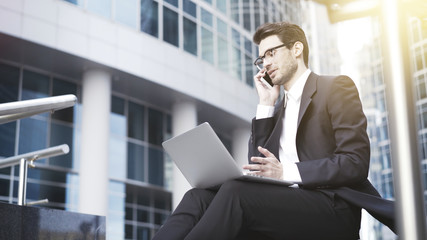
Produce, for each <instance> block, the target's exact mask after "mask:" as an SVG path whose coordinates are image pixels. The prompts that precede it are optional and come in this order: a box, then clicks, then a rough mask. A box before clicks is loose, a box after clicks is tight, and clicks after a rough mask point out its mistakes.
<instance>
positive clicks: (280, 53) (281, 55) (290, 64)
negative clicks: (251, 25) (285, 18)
mask: <svg viewBox="0 0 427 240" xmlns="http://www.w3.org/2000/svg"><path fill="white" fill-rule="evenodd" d="M282 44H283V42H282V41H280V39H279V37H278V36H277V35H272V36H269V37H266V38H264V39H263V40H261V42H260V44H259V55H260V56H264V54H265V53H266V52H267V54H266V57H265V58H264V67H265V68H266V69H267V73H268V75H270V78H271V79H272V80H273V83H274V84H275V85H284V84H285V83H287V82H289V81H290V80H291V79H292V77H293V76H294V75H295V72H296V71H297V69H298V64H297V61H296V57H295V56H294V54H292V49H288V48H287V47H280V48H277V49H275V50H273V51H271V53H269V52H268V51H269V50H270V49H271V48H274V47H277V46H279V45H282Z"/></svg>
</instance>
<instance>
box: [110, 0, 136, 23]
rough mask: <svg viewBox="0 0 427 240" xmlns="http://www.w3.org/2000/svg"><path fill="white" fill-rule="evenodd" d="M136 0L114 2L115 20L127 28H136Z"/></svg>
mask: <svg viewBox="0 0 427 240" xmlns="http://www.w3.org/2000/svg"><path fill="white" fill-rule="evenodd" d="M138 2H139V1H138V0H119V1H115V2H114V3H115V8H114V10H115V14H116V16H115V20H116V21H118V22H120V23H123V24H125V25H127V26H129V27H132V28H136V23H137V21H138V11H137V9H138Z"/></svg>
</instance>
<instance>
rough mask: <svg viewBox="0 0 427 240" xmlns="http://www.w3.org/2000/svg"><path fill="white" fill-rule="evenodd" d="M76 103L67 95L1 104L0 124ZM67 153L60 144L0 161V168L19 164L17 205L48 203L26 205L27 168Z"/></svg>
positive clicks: (53, 110) (65, 148) (73, 97)
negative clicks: (42, 160) (38, 161)
mask: <svg viewBox="0 0 427 240" xmlns="http://www.w3.org/2000/svg"><path fill="white" fill-rule="evenodd" d="M76 102H77V97H76V96H74V95H71V94H69V95H62V96H56V97H47V98H40V99H33V100H24V101H19V102H11V103H3V104H0V124H3V123H8V122H12V121H16V120H18V119H21V118H26V117H30V116H33V115H37V114H40V113H44V112H51V113H53V112H55V111H57V110H60V109H64V108H68V107H72V106H74V104H76ZM69 151H70V148H69V147H68V145H67V144H62V145H59V146H55V147H50V148H46V149H42V150H38V151H34V152H30V153H25V154H20V155H17V156H12V157H8V158H4V159H0V168H5V167H11V166H15V165H18V164H19V188H18V205H21V206H23V205H34V204H40V203H46V202H48V200H47V199H42V200H39V201H35V202H32V203H26V193H27V176H28V175H27V172H28V167H33V168H34V167H35V165H34V161H36V160H37V159H43V158H48V157H55V156H60V155H64V154H67V153H68V152H69Z"/></svg>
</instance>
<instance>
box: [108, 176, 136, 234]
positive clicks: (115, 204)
mask: <svg viewBox="0 0 427 240" xmlns="http://www.w3.org/2000/svg"><path fill="white" fill-rule="evenodd" d="M108 192H109V194H108V216H107V218H108V219H109V220H108V221H107V236H108V237H109V238H111V239H122V238H123V237H124V234H125V229H124V226H125V218H124V216H125V197H126V192H125V184H124V183H121V182H116V181H110V182H109V184H108ZM131 210H132V209H131Z"/></svg>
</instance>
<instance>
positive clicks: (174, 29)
mask: <svg viewBox="0 0 427 240" xmlns="http://www.w3.org/2000/svg"><path fill="white" fill-rule="evenodd" d="M178 36H179V33H178V13H176V12H175V11H172V10H170V9H169V8H167V7H163V40H164V41H165V42H168V43H170V44H172V45H174V46H176V47H178V44H179V37H178Z"/></svg>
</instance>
